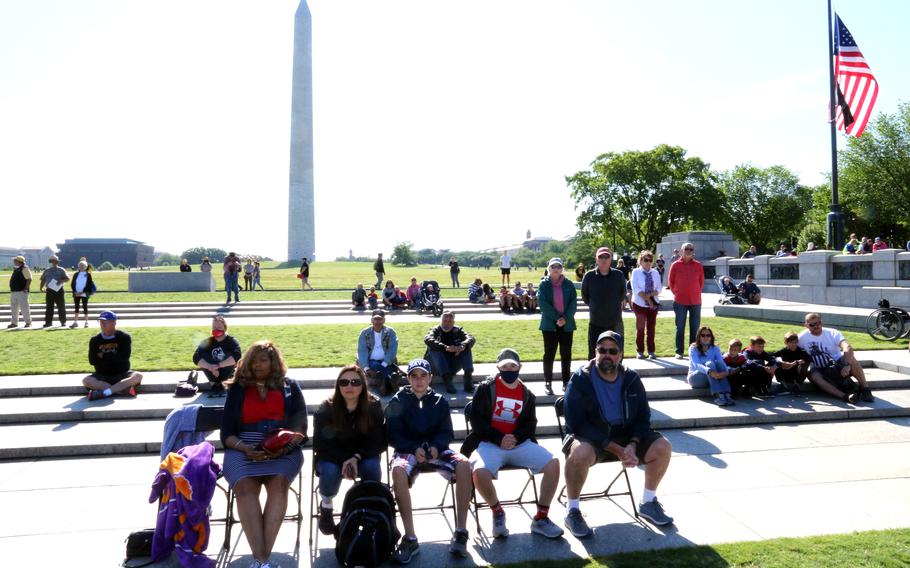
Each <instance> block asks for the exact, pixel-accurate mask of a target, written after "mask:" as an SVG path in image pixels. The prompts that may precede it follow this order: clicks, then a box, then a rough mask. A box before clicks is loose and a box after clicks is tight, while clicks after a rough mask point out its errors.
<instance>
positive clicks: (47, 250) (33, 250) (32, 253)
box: [22, 247, 54, 266]
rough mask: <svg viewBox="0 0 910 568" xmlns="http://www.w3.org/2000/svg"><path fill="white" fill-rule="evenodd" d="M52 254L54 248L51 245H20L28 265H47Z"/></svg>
mask: <svg viewBox="0 0 910 568" xmlns="http://www.w3.org/2000/svg"><path fill="white" fill-rule="evenodd" d="M52 254H54V250H53V249H52V248H51V247H22V256H24V257H25V264H27V265H29V266H47V264H48V259H49V258H50V257H51V255H52Z"/></svg>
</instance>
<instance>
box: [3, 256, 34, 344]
mask: <svg viewBox="0 0 910 568" xmlns="http://www.w3.org/2000/svg"><path fill="white" fill-rule="evenodd" d="M31 287H32V271H31V270H29V269H28V266H26V264H25V257H24V256H22V255H19V256H17V257H14V258H13V272H12V274H10V277H9V306H10V322H9V325H8V326H6V327H8V328H14V327H19V312H22V317H23V318H24V319H25V327H32V311H31V308H30V307H29V305H28V294H29V289H30V288H31Z"/></svg>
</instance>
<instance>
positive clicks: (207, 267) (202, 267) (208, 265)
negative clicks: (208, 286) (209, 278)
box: [199, 256, 212, 272]
mask: <svg viewBox="0 0 910 568" xmlns="http://www.w3.org/2000/svg"><path fill="white" fill-rule="evenodd" d="M211 271H212V262H211V261H210V260H209V257H207V256H204V257H202V263H201V264H199V272H211Z"/></svg>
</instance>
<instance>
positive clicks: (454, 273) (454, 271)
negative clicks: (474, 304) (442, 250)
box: [449, 256, 461, 288]
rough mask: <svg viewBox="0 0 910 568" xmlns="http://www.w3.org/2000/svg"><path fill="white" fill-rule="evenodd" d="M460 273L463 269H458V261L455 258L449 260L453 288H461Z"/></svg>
mask: <svg viewBox="0 0 910 568" xmlns="http://www.w3.org/2000/svg"><path fill="white" fill-rule="evenodd" d="M459 272H461V269H460V268H458V259H457V258H455V257H454V256H453V257H452V258H450V259H449V276H451V278H452V288H461V283H460V282H459V281H458V273H459Z"/></svg>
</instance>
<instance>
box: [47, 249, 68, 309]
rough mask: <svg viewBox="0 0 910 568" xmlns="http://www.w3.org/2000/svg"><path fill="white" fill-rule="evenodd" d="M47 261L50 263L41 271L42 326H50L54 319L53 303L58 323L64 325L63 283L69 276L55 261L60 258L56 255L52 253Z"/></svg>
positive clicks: (58, 260)
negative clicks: (42, 291) (42, 292)
mask: <svg viewBox="0 0 910 568" xmlns="http://www.w3.org/2000/svg"><path fill="white" fill-rule="evenodd" d="M47 261H48V262H49V263H50V264H51V265H50V267H48V268H47V270H45V271H44V272H42V273H41V290H44V327H50V326H51V322H53V321H54V305H55V304H56V305H57V314H58V316H59V317H60V325H62V326H63V327H66V295H65V294H64V290H65V288H64V287H63V284H64V283H65V282H67V281H68V280H69V279H70V277H69V274H67V273H66V270H63V269H62V268H60V267H59V266H57V263H58V262H60V259H59V258H57V255H55V254H52V255H51V257H50V258H49V259H47Z"/></svg>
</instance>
